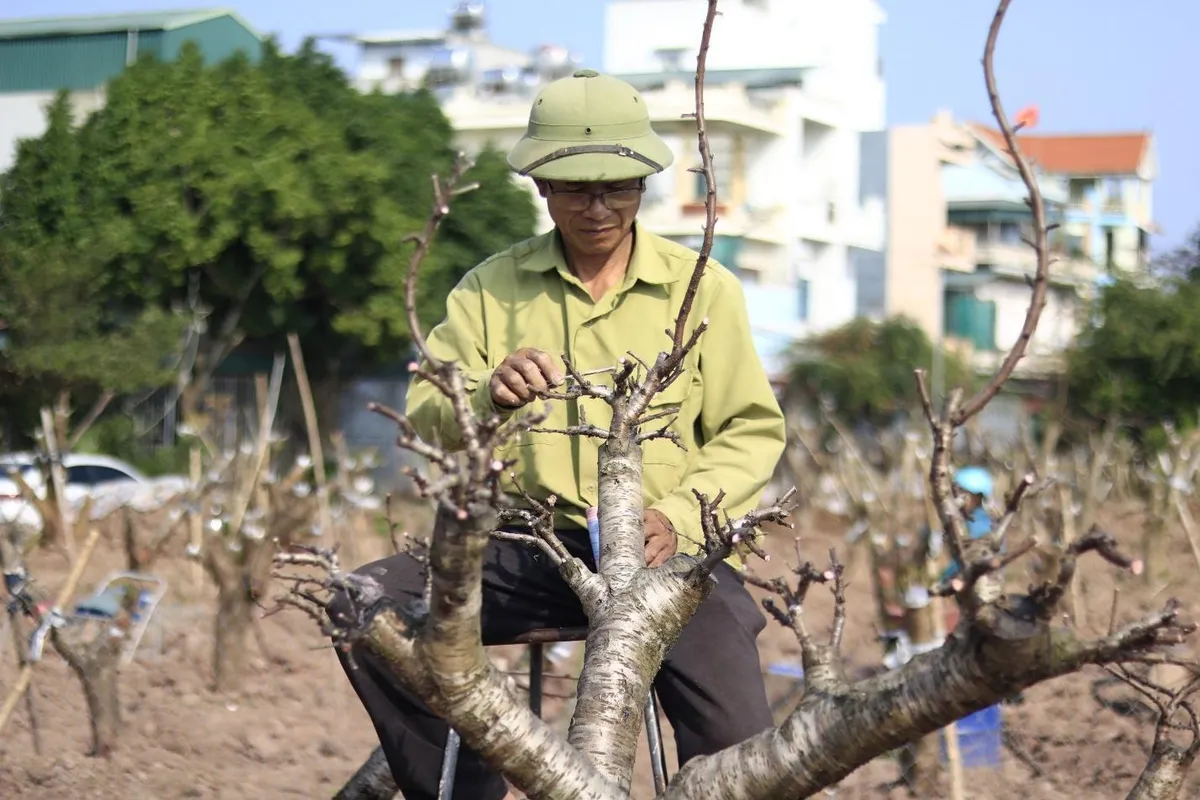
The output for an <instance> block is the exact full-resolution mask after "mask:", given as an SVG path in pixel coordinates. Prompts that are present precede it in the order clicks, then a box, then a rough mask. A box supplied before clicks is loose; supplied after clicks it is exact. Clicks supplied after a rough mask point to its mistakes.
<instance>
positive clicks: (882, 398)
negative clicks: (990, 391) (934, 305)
mask: <svg viewBox="0 0 1200 800" xmlns="http://www.w3.org/2000/svg"><path fill="white" fill-rule="evenodd" d="M933 357H934V350H933V345H932V344H931V343H930V341H929V337H928V336H927V335H926V334H925V331H924V330H923V329H922V328H921V327H920V326H919V325H917V324H915V323H913V322H911V321H910V320H908V319H905V318H904V317H892V318H890V319H887V320H884V321H882V322H873V321H871V320H868V319H864V318H858V319H854V320H851V321H850V322H848V323H846V324H845V325H842V326H841V327H839V328H835V329H834V330H831V331H829V332H827V333H825V334H822V335H820V336H817V337H815V338H813V339H811V340H809V341H807V342H804V343H802V344H801V345H800V346H799V347H797V348H796V349H795V351H794V352H793V354H792V358H791V362H792V366H791V375H790V378H791V387H790V388H791V389H792V391H795V392H799V393H803V394H807V395H809V396H813V397H821V398H829V399H830V400H832V402H833V404H834V406H835V408H836V409H837V410H838V412H839V413H841V414H842V415H843V416H844V417H848V418H854V419H865V420H867V421H869V422H872V423H874V424H879V425H883V424H886V423H887V422H888V421H889V420H890V419H891V418H893V417H894V416H895V415H896V414H898V413H908V412H911V411H913V410H914V409H915V408H917V407H918V406H919V403H920V397H919V395H918V393H917V387H916V380H915V378H914V377H913V370H916V369H925V370H926V371H929V370H930V369H931V367H932V365H933ZM943 365H944V368H945V370H946V380H945V385H946V386H947V387H952V386H961V387H963V388H964V389H967V390H969V389H970V388H971V384H972V375H971V373H970V371H969V370H968V369H967V367H966V366H965V365H964V364H963V363H962V361H961V360H959V359H958V358H956V357H954V356H953V355H951V354H949V353H947V354H945V356H944V359H943Z"/></svg>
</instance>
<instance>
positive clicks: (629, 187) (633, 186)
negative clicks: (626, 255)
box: [537, 178, 646, 256]
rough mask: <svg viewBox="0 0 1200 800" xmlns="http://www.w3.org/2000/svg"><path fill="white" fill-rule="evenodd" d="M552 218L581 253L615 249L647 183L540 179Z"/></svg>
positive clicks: (626, 230)
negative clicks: (570, 181)
mask: <svg viewBox="0 0 1200 800" xmlns="http://www.w3.org/2000/svg"><path fill="white" fill-rule="evenodd" d="M537 185H538V190H539V191H540V192H541V195H542V197H544V198H546V209H547V210H548V211H549V212H550V219H552V220H554V224H555V225H556V226H558V229H559V231H561V232H562V237H563V240H564V241H565V243H566V244H567V246H568V247H569V248H570V249H571V250H572V251H573V252H576V253H580V254H581V255H597V256H598V255H605V254H607V253H611V252H612V251H613V250H615V249H616V248H617V246H618V245H620V244H621V241H622V240H623V239H624V238H625V236H626V235H627V234H628V233H629V231H630V229H631V228H632V227H633V221H634V219H635V218H636V217H637V213H638V209H639V208H640V207H641V204H642V192H643V191H644V190H645V187H646V183H645V181H644V180H643V179H641V178H635V179H634V180H628V181H612V182H588V183H567V182H563V181H538V184H537Z"/></svg>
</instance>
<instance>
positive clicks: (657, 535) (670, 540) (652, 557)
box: [642, 508, 678, 567]
mask: <svg viewBox="0 0 1200 800" xmlns="http://www.w3.org/2000/svg"><path fill="white" fill-rule="evenodd" d="M642 522H643V524H644V527H645V533H646V566H648V567H657V566H659V565H660V564H662V563H663V562H665V561H666V560H667V559H668V558H670V557H671V556H673V555H675V548H676V545H677V544H678V536H677V535H676V534H675V527H674V526H673V525H671V520H669V519H667V517H666V515H665V514H663V513H662V512H661V511H655V510H653V509H649V508H648V509H646V510H645V511H644V512H643V513H642Z"/></svg>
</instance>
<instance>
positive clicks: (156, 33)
mask: <svg viewBox="0 0 1200 800" xmlns="http://www.w3.org/2000/svg"><path fill="white" fill-rule="evenodd" d="M187 41H192V42H195V43H196V44H198V45H199V47H200V50H201V52H202V53H203V54H204V56H205V59H206V60H208V61H210V62H218V61H221V60H223V59H225V58H227V57H229V56H231V55H232V54H233V53H235V52H238V51H241V52H244V53H246V54H247V55H248V56H250V57H251V58H257V57H258V56H259V54H260V53H261V48H262V38H261V37H260V36H259V34H258V33H256V32H255V31H254V30H253V29H252V28H251V27H250V26H249V25H248V24H247V23H246V22H245V21H244V20H243V19H241V17H239V16H238V15H237V14H235V13H234V12H232V11H229V10H228V9H211V10H199V11H197V10H191V11H160V12H145V13H135V14H104V15H99V16H79V17H46V18H41V19H14V20H3V19H0V172H3V171H5V170H7V169H8V168H9V167H10V166H12V160H13V158H14V156H15V155H16V144H17V141H18V140H20V139H27V138H32V137H36V136H40V135H41V134H42V132H43V131H44V130H45V125H46V106H47V105H48V104H49V103H50V102H51V101H53V100H54V97H55V95H56V94H57V93H58V92H60V91H63V90H66V91H68V92H70V93H71V98H72V101H73V106H74V108H75V110H76V113H77V114H79V115H80V116H86V115H87V114H89V113H91V112H92V111H95V110H96V109H98V108H100V107H101V106H103V105H104V98H105V86H106V85H107V83H108V82H109V81H110V80H112V79H113V78H115V77H116V76H117V75H119V74H121V72H123V71H124V70H125V68H126V67H128V66H129V65H130V64H133V63H134V62H136V61H137V59H138V58H139V57H143V56H147V55H150V56H153V57H155V58H157V59H159V60H162V61H172V60H174V59H175V58H176V57H177V56H178V54H179V50H180V48H181V47H183V44H184V42H187Z"/></svg>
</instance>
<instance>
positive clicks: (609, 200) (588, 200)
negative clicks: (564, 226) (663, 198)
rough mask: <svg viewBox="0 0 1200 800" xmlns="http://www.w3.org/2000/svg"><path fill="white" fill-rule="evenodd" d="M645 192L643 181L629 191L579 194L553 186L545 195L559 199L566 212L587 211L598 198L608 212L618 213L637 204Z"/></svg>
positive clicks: (574, 190) (577, 191)
mask: <svg viewBox="0 0 1200 800" xmlns="http://www.w3.org/2000/svg"><path fill="white" fill-rule="evenodd" d="M645 191H646V182H645V181H644V180H643V181H641V182H639V183H638V185H637V186H635V187H633V188H630V189H610V190H608V191H606V192H581V191H579V190H577V189H572V190H570V191H563V190H561V189H555V188H554V187H553V186H547V187H546V193H547V194H552V195H554V196H555V197H557V198H559V202H560V203H561V204H562V207H563V208H564V209H566V210H567V211H587V210H588V209H589V208H591V206H592V201H593V200H595V199H596V198H600V202H601V203H602V204H603V205H604V207H605V208H607V209H608V210H609V211H620V210H621V209H623V208H629V207H630V206H632V205H634V204H635V203H637V201H638V199H639V198H641V196H642V193H643V192H645Z"/></svg>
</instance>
